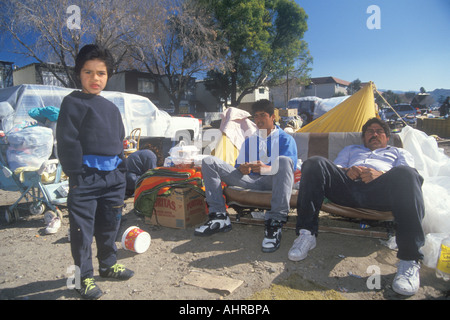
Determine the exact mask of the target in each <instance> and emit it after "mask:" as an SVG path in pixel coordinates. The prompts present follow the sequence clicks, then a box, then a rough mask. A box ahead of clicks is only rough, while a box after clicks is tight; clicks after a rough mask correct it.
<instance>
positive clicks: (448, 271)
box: [436, 236, 450, 281]
mask: <svg viewBox="0 0 450 320" xmlns="http://www.w3.org/2000/svg"><path fill="white" fill-rule="evenodd" d="M436 277H438V278H442V279H444V280H445V281H448V280H450V236H449V237H446V238H444V239H443V240H442V242H441V250H440V252H439V258H438V262H437V266H436Z"/></svg>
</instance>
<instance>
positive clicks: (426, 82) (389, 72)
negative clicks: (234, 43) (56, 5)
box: [0, 0, 450, 91]
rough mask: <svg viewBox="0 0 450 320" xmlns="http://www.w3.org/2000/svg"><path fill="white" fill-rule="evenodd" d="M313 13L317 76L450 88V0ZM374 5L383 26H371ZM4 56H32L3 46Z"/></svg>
mask: <svg viewBox="0 0 450 320" xmlns="http://www.w3.org/2000/svg"><path fill="white" fill-rule="evenodd" d="M296 2H297V3H298V4H299V5H300V6H301V7H302V8H303V9H305V12H306V13H307V15H308V31H307V32H306V33H305V37H304V40H305V41H306V42H308V44H309V49H310V52H311V55H312V56H313V59H314V63H313V65H312V68H313V70H312V72H311V76H312V77H325V76H333V77H337V78H340V79H343V80H347V81H353V80H355V79H360V80H361V81H363V82H366V81H373V82H374V83H375V85H376V87H377V88H378V89H391V90H403V91H419V89H420V87H424V88H425V89H426V90H427V91H432V90H434V89H438V88H444V89H450V0H296ZM371 5H376V6H378V8H379V9H380V16H379V17H380V27H381V28H380V29H369V28H368V27H367V24H366V22H367V20H368V19H369V18H371V16H372V15H373V13H372V12H370V13H367V9H368V7H369V6H371ZM0 60H7V61H12V62H15V63H16V64H17V65H18V66H23V65H25V64H27V63H30V62H32V61H31V60H28V61H27V60H23V59H21V58H20V56H19V57H11V55H9V54H8V53H7V52H6V51H5V50H2V49H0Z"/></svg>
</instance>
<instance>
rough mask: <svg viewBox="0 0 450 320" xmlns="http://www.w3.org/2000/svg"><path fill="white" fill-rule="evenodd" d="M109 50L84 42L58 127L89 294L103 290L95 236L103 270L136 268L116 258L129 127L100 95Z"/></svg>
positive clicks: (74, 241) (126, 274)
mask: <svg viewBox="0 0 450 320" xmlns="http://www.w3.org/2000/svg"><path fill="white" fill-rule="evenodd" d="M112 66H113V58H112V55H111V53H110V52H109V51H108V50H107V49H104V48H101V47H99V46H97V45H86V46H85V47H83V48H82V49H81V50H80V52H79V54H78V56H77V58H76V61H75V73H76V75H77V76H78V77H79V80H80V81H81V88H82V90H81V91H74V92H72V93H71V94H69V95H68V96H66V97H65V98H64V100H63V102H62V104H61V108H60V113H59V118H58V122H57V128H56V140H57V149H58V157H59V160H60V162H61V165H62V168H63V171H64V172H65V173H66V174H67V176H68V177H69V195H68V198H67V206H68V209H69V221H70V239H71V251H72V256H73V259H74V262H75V265H76V266H78V267H79V268H80V277H81V288H77V291H78V292H79V293H80V294H81V296H82V297H83V298H85V299H98V298H100V296H101V295H102V294H103V293H102V291H101V290H100V289H99V288H98V287H97V285H96V284H95V282H94V278H93V266H92V253H91V251H92V249H91V245H92V239H93V237H94V236H95V239H96V244H97V250H98V253H97V258H98V260H99V272H100V276H102V277H106V278H115V279H120V280H127V279H129V278H131V277H132V276H133V275H134V272H133V271H131V270H129V269H126V268H125V267H124V266H122V265H119V264H117V263H116V262H117V257H116V252H117V248H116V245H115V239H116V236H117V233H118V231H119V226H120V219H121V216H122V208H123V204H124V194H125V186H126V182H125V171H126V167H125V161H124V156H123V139H124V136H125V130H124V126H123V123H122V117H121V114H120V112H119V109H118V108H117V107H116V106H115V105H114V104H113V103H112V102H110V101H108V100H106V99H105V98H103V97H101V96H100V93H101V91H102V90H103V89H104V88H105V86H106V83H107V81H108V77H110V76H111V75H112Z"/></svg>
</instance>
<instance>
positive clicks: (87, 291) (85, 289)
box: [76, 278, 103, 300]
mask: <svg viewBox="0 0 450 320" xmlns="http://www.w3.org/2000/svg"><path fill="white" fill-rule="evenodd" d="M76 291H78V293H79V294H80V295H81V297H82V298H83V299H86V300H97V299H98V298H100V297H101V296H102V295H103V292H102V290H100V288H99V287H97V285H96V284H95V281H94V278H85V279H83V280H82V281H81V287H80V289H76Z"/></svg>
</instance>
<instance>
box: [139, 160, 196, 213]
mask: <svg viewBox="0 0 450 320" xmlns="http://www.w3.org/2000/svg"><path fill="white" fill-rule="evenodd" d="M173 188H192V189H193V190H195V191H197V192H198V193H200V194H201V195H203V196H204V195H205V188H204V186H203V181H202V175H201V170H200V169H197V168H185V169H180V168H173V167H167V168H166V167H160V168H155V169H151V170H148V171H147V172H146V173H144V174H143V175H142V176H141V177H140V178H139V179H138V180H137V182H136V188H135V192H134V209H135V211H136V212H137V213H139V214H143V215H145V216H147V217H149V218H151V217H152V215H153V209H154V205H155V202H156V198H157V197H158V196H169V195H170V193H171V190H172V189H173Z"/></svg>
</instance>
